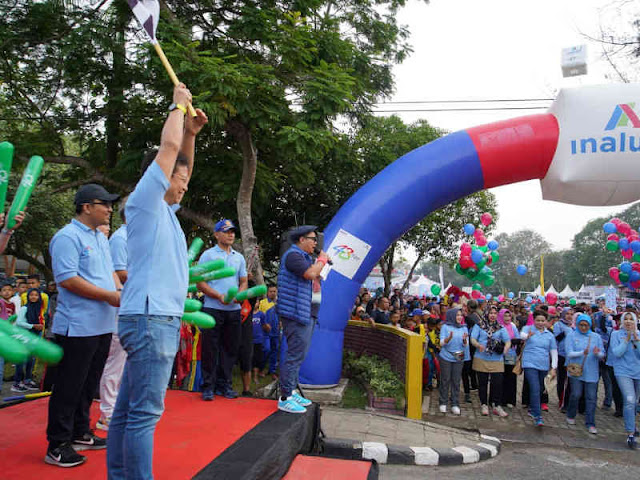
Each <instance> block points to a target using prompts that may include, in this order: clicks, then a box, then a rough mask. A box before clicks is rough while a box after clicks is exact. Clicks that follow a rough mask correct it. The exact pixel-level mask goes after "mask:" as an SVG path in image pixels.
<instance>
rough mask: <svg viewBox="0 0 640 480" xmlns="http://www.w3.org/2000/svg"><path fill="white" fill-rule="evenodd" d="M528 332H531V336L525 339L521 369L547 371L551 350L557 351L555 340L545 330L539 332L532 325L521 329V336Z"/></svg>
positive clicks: (551, 334)
mask: <svg viewBox="0 0 640 480" xmlns="http://www.w3.org/2000/svg"><path fill="white" fill-rule="evenodd" d="M529 332H533V336H531V337H529V338H527V340H526V343H525V345H524V352H523V354H522V368H535V369H536V370H545V371H547V370H549V366H550V365H551V358H550V355H551V350H558V345H557V343H556V338H555V337H554V336H553V333H551V331H549V330H547V329H546V328H545V329H544V331H543V332H540V331H539V330H538V329H537V328H536V327H535V326H534V325H527V326H525V327H524V328H523V329H522V334H526V335H529Z"/></svg>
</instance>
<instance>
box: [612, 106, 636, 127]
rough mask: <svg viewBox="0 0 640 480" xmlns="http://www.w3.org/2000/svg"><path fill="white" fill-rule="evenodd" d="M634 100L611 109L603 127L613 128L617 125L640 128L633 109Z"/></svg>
mask: <svg viewBox="0 0 640 480" xmlns="http://www.w3.org/2000/svg"><path fill="white" fill-rule="evenodd" d="M634 108H635V102H629V103H621V104H619V105H616V108H614V109H613V113H612V114H611V118H610V119H609V122H608V123H607V126H606V127H605V130H615V129H616V128H618V127H629V126H631V127H633V128H640V119H639V118H638V114H637V113H636V112H635V111H634Z"/></svg>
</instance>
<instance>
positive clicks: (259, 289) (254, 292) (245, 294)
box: [236, 285, 267, 302]
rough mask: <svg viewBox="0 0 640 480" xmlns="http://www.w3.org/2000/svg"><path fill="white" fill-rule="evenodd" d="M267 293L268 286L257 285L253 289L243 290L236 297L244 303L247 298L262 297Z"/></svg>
mask: <svg viewBox="0 0 640 480" xmlns="http://www.w3.org/2000/svg"><path fill="white" fill-rule="evenodd" d="M266 293H267V286H266V285H256V286H255V287H251V288H249V289H248V290H243V291H242V292H240V293H238V294H237V295H236V300H237V301H239V302H244V301H245V300H246V299H247V298H254V297H260V296H262V295H264V294H266Z"/></svg>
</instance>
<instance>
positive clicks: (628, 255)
mask: <svg viewBox="0 0 640 480" xmlns="http://www.w3.org/2000/svg"><path fill="white" fill-rule="evenodd" d="M620 253H621V254H622V256H623V257H624V258H626V259H627V260H630V259H631V257H633V250H631V249H629V250H620Z"/></svg>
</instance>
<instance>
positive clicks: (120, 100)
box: [105, 1, 130, 168]
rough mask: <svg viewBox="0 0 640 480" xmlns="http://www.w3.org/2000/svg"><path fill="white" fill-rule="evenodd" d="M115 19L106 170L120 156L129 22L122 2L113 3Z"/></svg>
mask: <svg viewBox="0 0 640 480" xmlns="http://www.w3.org/2000/svg"><path fill="white" fill-rule="evenodd" d="M115 10H116V14H115V18H114V21H113V27H114V32H113V33H114V34H115V38H116V42H114V44H113V48H112V50H111V55H112V58H113V64H112V67H111V78H109V80H108V81H107V92H108V101H107V108H106V113H107V118H106V119H105V131H106V134H107V135H106V137H107V139H106V140H107V145H106V152H105V153H106V160H107V167H108V168H115V166H116V165H117V163H118V155H119V154H120V124H121V123H122V112H123V111H124V105H123V104H124V81H126V80H124V79H126V78H127V77H126V75H125V74H124V69H125V68H126V56H125V55H126V54H125V29H126V27H127V23H128V21H129V15H130V9H129V6H128V5H127V4H126V3H125V2H123V1H119V2H115Z"/></svg>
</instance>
